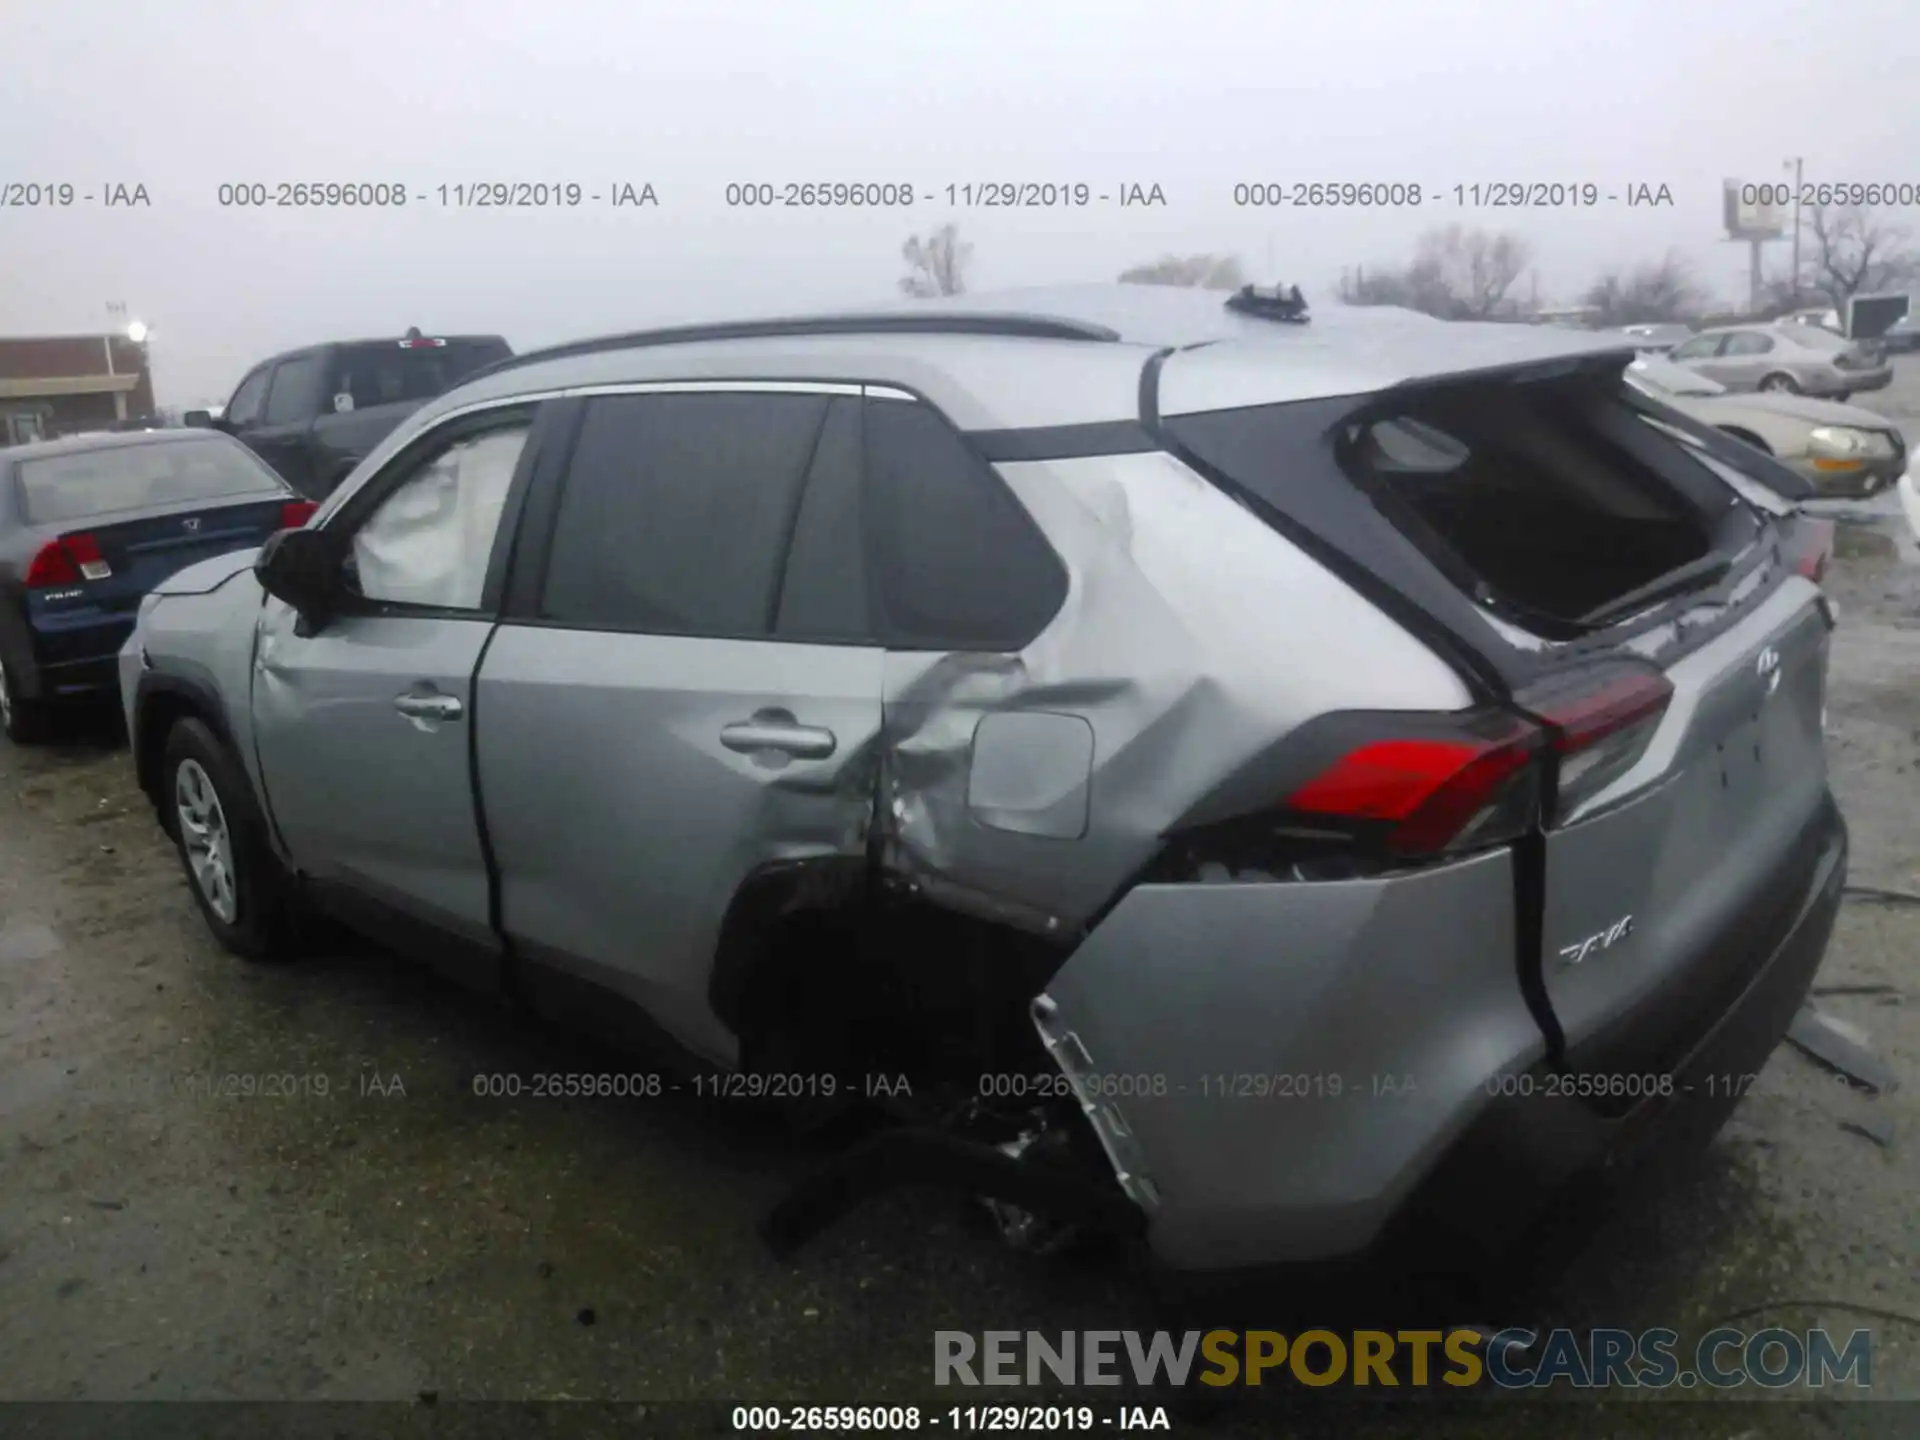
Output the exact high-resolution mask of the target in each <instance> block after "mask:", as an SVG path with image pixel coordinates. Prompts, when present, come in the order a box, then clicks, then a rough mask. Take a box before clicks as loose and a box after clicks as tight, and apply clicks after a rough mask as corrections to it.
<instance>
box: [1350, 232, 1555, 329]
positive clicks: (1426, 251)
mask: <svg viewBox="0 0 1920 1440" xmlns="http://www.w3.org/2000/svg"><path fill="white" fill-rule="evenodd" d="M1532 258H1533V252H1532V249H1531V247H1529V246H1528V244H1527V242H1526V241H1524V240H1522V239H1521V238H1520V237H1519V236H1517V235H1513V234H1510V233H1500V234H1494V233H1491V232H1489V231H1485V230H1469V229H1467V228H1466V227H1465V226H1462V225H1449V226H1446V227H1444V228H1442V229H1439V230H1429V231H1428V232H1427V233H1426V234H1424V235H1422V236H1421V237H1420V239H1419V240H1418V242H1416V244H1415V245H1414V251H1413V263H1412V264H1411V265H1409V266H1407V268H1406V269H1405V270H1400V271H1395V270H1376V271H1373V272H1372V273H1364V272H1363V273H1359V274H1357V275H1356V276H1355V277H1354V278H1351V279H1343V280H1342V281H1341V285H1340V298H1341V300H1343V301H1344V302H1345V303H1347V304H1349V305H1403V306H1405V307H1407V308H1408V309H1410V310H1419V311H1422V312H1424V313H1426V314H1428V315H1434V316H1438V317H1439V318H1440V319H1442V320H1489V319H1493V318H1494V317H1496V316H1500V315H1504V314H1507V313H1508V312H1510V311H1511V310H1513V309H1514V308H1515V306H1514V303H1513V302H1512V301H1511V300H1509V299H1508V294H1507V292H1508V291H1510V290H1512V288H1513V285H1514V282H1515V281H1516V280H1518V279H1519V278H1520V277H1521V275H1523V274H1524V273H1525V272H1526V269H1527V266H1528V264H1529V262H1530V261H1531V260H1532Z"/></svg>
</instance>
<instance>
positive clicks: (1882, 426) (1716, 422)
mask: <svg viewBox="0 0 1920 1440" xmlns="http://www.w3.org/2000/svg"><path fill="white" fill-rule="evenodd" d="M1627 380H1628V383H1630V384H1633V385H1636V386H1638V387H1639V388H1640V389H1641V390H1642V391H1644V392H1646V393H1648V394H1651V395H1652V396H1653V397H1654V398H1655V399H1657V400H1662V401H1664V402H1666V403H1667V404H1669V405H1671V406H1672V407H1673V408H1674V409H1676V410H1679V411H1681V412H1682V413H1683V414H1687V415H1691V416H1692V417H1693V418H1694V419H1696V420H1698V421H1700V422H1701V423H1702V424H1705V425H1711V426H1713V427H1714V428H1715V429H1717V430H1722V431H1725V432H1726V433H1727V434H1729V435H1731V436H1733V437H1734V438H1735V439H1737V440H1744V441H1745V442H1746V443H1747V444H1749V445H1754V446H1757V447H1759V448H1760V449H1762V450H1764V451H1766V452H1767V453H1768V454H1770V455H1772V456H1773V457H1774V458H1775V459H1776V460H1778V461H1780V462H1781V463H1782V464H1784V465H1786V466H1788V467H1789V468H1791V469H1793V470H1795V471H1797V472H1798V473H1799V474H1801V475H1804V476H1805V477H1806V478H1807V479H1808V480H1809V481H1811V482H1812V483H1813V485H1814V487H1815V489H1816V490H1817V492H1818V493H1819V494H1820V495H1821V496H1822V497H1828V496H1867V495H1877V494H1879V493H1880V492H1881V491H1882V490H1885V489H1886V488H1887V487H1888V486H1889V485H1892V484H1893V483H1894V482H1895V481H1897V480H1899V479H1901V477H1902V476H1903V475H1905V473H1906V468H1907V447H1906V440H1905V438H1904V437H1903V436H1902V435H1901V433H1900V429H1899V427H1898V426H1897V425H1895V424H1894V423H1893V422H1892V421H1890V420H1888V419H1887V418H1886V417H1885V416H1884V415H1876V414H1875V413H1874V412H1873V411H1871V410H1864V409H1862V408H1861V407H1859V406H1858V405H1842V404H1841V403H1840V402H1839V401H1837V400H1819V399H1815V398H1814V397H1813V396H1811V395H1790V394H1786V393H1784V392H1780V391H1758V392H1748V393H1744V394H1735V393H1734V392H1732V391H1730V390H1728V389H1727V388H1726V387H1725V386H1724V385H1721V384H1720V383H1719V382H1718V381H1715V380H1710V379H1708V378H1707V377H1706V376H1705V375H1702V374H1701V373H1700V372H1699V371H1697V370H1691V369H1688V368H1687V367H1686V366H1684V365H1676V364H1674V363H1673V362H1672V361H1670V360H1665V359H1662V358H1660V357H1659V356H1656V355H1642V356H1641V357H1640V358H1639V359H1637V360H1635V361H1634V362H1633V363H1632V364H1630V365H1629V366H1628V367H1627ZM1907 491H1908V493H1909V494H1911V493H1912V487H1911V485H1909V486H1908V487H1907Z"/></svg>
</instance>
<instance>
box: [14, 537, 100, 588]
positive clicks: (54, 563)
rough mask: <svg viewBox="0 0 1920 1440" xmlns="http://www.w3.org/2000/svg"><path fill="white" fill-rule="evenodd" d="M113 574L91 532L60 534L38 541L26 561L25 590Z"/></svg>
mask: <svg viewBox="0 0 1920 1440" xmlns="http://www.w3.org/2000/svg"><path fill="white" fill-rule="evenodd" d="M112 574H113V567H112V566H111V565H109V564H107V558H106V556H104V555H102V554H101V553H100V542H99V541H98V540H95V539H94V538H93V536H91V535H85V534H82V535H62V536H61V537H60V538H59V539H58V540H49V541H48V542H47V543H46V544H45V545H42V546H41V547H40V549H39V552H38V553H37V554H35V555H34V557H33V559H32V561H31V562H29V563H28V565H27V578H26V585H27V588H28V589H29V590H45V589H49V588H51V587H52V586H55V585H77V584H79V583H80V582H81V581H82V580H105V579H106V578H107V577H108V576H110V575H112Z"/></svg>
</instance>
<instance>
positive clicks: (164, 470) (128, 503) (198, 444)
mask: <svg viewBox="0 0 1920 1440" xmlns="http://www.w3.org/2000/svg"><path fill="white" fill-rule="evenodd" d="M15 473H16V475H17V476H18V479H17V481H16V484H17V486H18V489H19V494H20V510H21V515H22V518H24V519H25V520H26V522H27V523H28V524H30V525H60V524H65V523H67V522H68V521H73V520H90V519H93V518H94V517H95V516H99V515H112V514H116V513H118V512H121V511H126V510H142V509H146V508H148V507H151V506H163V505H174V504H180V503H184V502H186V501H192V500H224V499H228V498H237V497H240V496H245V495H258V496H261V497H262V498H265V497H268V496H274V495H285V494H287V493H288V491H287V488H286V486H284V485H282V484H281V483H280V481H279V479H278V477H276V476H275V475H274V473H273V472H272V471H271V470H269V469H267V468H266V467H265V466H264V465H262V464H261V463H260V462H259V461H258V460H256V459H254V458H253V453H252V452H251V451H249V450H246V449H244V448H243V447H241V446H239V445H236V444H234V443H232V442H231V441H228V440H221V439H207V440H177V441H172V442H168V443H162V444H153V445H116V446H111V447H103V448H101V449H99V450H80V451H75V452H72V453H70V454H66V455H49V456H47V457H45V458H44V459H39V460H22V461H21V462H20V463H19V465H18V466H16V467H15Z"/></svg>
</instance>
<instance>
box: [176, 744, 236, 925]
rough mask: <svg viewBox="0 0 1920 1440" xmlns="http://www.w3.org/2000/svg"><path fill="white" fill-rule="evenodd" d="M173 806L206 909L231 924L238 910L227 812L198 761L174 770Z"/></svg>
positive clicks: (181, 763)
mask: <svg viewBox="0 0 1920 1440" xmlns="http://www.w3.org/2000/svg"><path fill="white" fill-rule="evenodd" d="M173 805H174V814H175V816H176V817H177V819H178V820H179V824H180V843H181V845H182V846H183V847H185V849H186V852H187V866H188V868H189V869H190V870H192V872H193V883H194V885H195V886H196V887H197V888H198V889H199V891H200V896H201V898H202V899H204V900H205V901H206V902H207V908H208V909H210V910H212V911H213V913H214V914H215V915H217V916H219V917H220V919H221V920H222V921H224V922H225V923H226V924H228V925H231V924H233V922H234V920H235V919H236V918H237V917H238V915H239V913H240V902H239V892H238V891H237V890H236V889H235V886H234V873H233V835H232V832H231V831H229V830H228V828H227V814H226V811H224V810H222V809H221V808H220V795H219V792H218V791H216V790H215V789H214V788H213V781H212V779H211V778H210V777H209V776H208V775H207V772H206V770H205V768H204V767H202V765H201V764H200V762H199V761H198V760H182V761H181V762H180V768H179V769H178V770H176V771H175V772H174V779H173Z"/></svg>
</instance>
